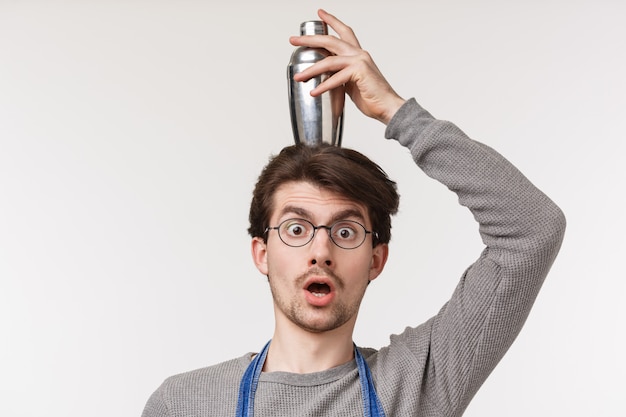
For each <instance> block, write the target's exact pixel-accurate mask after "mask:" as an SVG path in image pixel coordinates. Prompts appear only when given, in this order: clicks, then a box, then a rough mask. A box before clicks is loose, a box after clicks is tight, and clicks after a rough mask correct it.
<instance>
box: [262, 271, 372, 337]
mask: <svg viewBox="0 0 626 417" xmlns="http://www.w3.org/2000/svg"><path fill="white" fill-rule="evenodd" d="M316 273H317V272H316ZM323 273H324V275H326V276H328V277H330V278H331V279H332V280H333V284H334V285H335V287H336V288H337V289H343V288H344V287H345V285H344V281H343V280H342V279H341V278H340V277H338V276H337V275H335V274H334V273H332V272H330V271H326V270H324V271H323ZM310 275H312V273H311V272H309V273H306V274H303V275H301V276H299V277H298V278H297V279H296V280H295V288H296V289H300V288H302V286H303V284H304V282H305V281H306V280H307V278H308V277H309V276H310ZM268 281H269V284H270V290H271V292H272V298H273V299H274V304H275V305H276V306H277V307H278V309H279V310H280V311H281V312H282V313H283V314H284V315H285V316H286V317H287V318H288V319H289V320H290V321H291V322H292V323H294V324H295V325H296V326H298V327H300V328H301V329H303V330H306V331H308V332H311V333H323V332H327V331H331V330H335V329H337V328H339V327H341V326H343V325H344V324H346V323H347V322H348V321H349V320H350V319H351V318H352V317H354V316H355V315H356V314H357V313H358V311H359V307H360V305H361V300H362V297H360V298H359V299H358V300H356V301H355V302H352V303H350V302H349V300H344V301H341V300H337V298H335V300H334V301H333V303H332V304H331V305H329V306H325V307H316V306H312V305H309V304H308V303H306V301H305V300H303V299H301V298H299V297H294V298H293V299H291V300H287V299H284V298H283V297H282V296H281V294H279V291H277V290H276V288H275V286H274V284H273V283H272V279H271V277H270V276H269V275H268Z"/></svg>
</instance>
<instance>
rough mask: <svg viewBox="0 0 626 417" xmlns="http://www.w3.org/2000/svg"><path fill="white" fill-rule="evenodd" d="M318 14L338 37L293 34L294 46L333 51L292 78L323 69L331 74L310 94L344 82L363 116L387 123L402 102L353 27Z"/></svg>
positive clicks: (299, 78)
mask: <svg viewBox="0 0 626 417" xmlns="http://www.w3.org/2000/svg"><path fill="white" fill-rule="evenodd" d="M318 15H319V17H320V18H321V19H322V20H323V21H324V22H326V23H327V24H328V26H330V27H331V28H332V29H333V30H334V31H335V32H336V33H337V34H338V35H339V37H336V36H332V35H313V36H292V37H291V38H289V42H291V44H292V45H294V46H308V47H312V48H324V49H326V50H328V51H330V52H332V53H333V54H334V56H329V57H327V58H325V59H323V60H321V61H319V62H317V63H315V64H314V65H312V66H310V67H309V68H307V69H305V70H303V71H302V72H299V73H297V74H295V75H294V77H293V78H294V80H295V81H307V80H309V79H311V78H313V77H316V76H318V75H321V74H323V73H325V72H330V73H333V75H332V76H331V77H329V78H328V79H326V81H324V82H323V83H321V84H320V85H318V86H317V87H316V88H315V89H314V90H312V91H311V95H312V96H319V95H320V94H322V93H324V92H326V91H329V90H332V89H333V88H335V87H338V86H341V85H345V88H346V92H347V93H348V95H349V96H350V98H351V99H352V101H353V102H354V104H355V105H356V106H357V107H358V109H359V110H360V111H361V112H362V113H363V114H365V115H366V116H369V117H372V118H374V119H377V120H380V121H381V122H383V123H384V124H387V123H389V121H390V120H391V118H392V117H393V115H394V114H395V113H396V111H397V110H398V109H399V108H400V106H402V104H403V103H404V99H402V98H401V97H400V96H399V95H398V94H396V92H395V91H394V90H393V88H391V85H389V83H388V82H387V80H386V79H385V77H383V75H382V74H381V72H380V70H379V69H378V67H377V66H376V64H375V63H374V60H373V59H372V57H371V56H370V54H369V53H367V52H366V51H364V50H363V49H362V48H361V45H360V44H359V41H358V40H357V38H356V36H355V35H354V32H353V31H352V29H351V28H350V27H349V26H347V25H345V24H344V23H343V22H341V21H340V20H339V19H337V18H336V17H335V16H333V15H331V14H329V13H326V12H325V11H324V10H321V9H320V10H319V11H318Z"/></svg>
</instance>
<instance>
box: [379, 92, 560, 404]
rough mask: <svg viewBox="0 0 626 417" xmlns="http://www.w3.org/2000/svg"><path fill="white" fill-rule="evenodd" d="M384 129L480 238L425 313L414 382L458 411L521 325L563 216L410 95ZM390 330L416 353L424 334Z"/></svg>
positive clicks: (492, 154)
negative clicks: (450, 286)
mask: <svg viewBox="0 0 626 417" xmlns="http://www.w3.org/2000/svg"><path fill="white" fill-rule="evenodd" d="M385 137H386V138H388V139H396V140H398V142H399V143H400V144H402V145H403V146H405V147H407V148H408V149H409V151H410V152H411V155H412V157H413V160H414V161H415V163H416V164H417V165H418V166H419V167H420V168H421V169H422V170H423V171H424V172H425V173H426V174H427V175H428V176H430V177H432V178H434V179H435V180H437V181H439V182H441V183H442V184H444V185H445V186H446V187H448V188H449V189H450V190H451V191H453V192H455V193H456V194H457V196H458V199H459V203H460V204H461V205H463V206H465V207H467V208H469V210H470V211H471V212H472V214H473V216H474V218H475V219H476V221H477V222H478V223H479V232H480V235H481V238H482V242H483V243H484V245H485V248H484V250H483V251H482V253H481V254H480V256H479V258H478V259H477V260H476V262H475V263H473V264H472V265H471V266H469V268H468V269H467V270H466V271H465V273H464V274H463V276H462V277H461V280H460V282H459V283H458V285H457V287H456V289H455V291H454V293H453V295H452V297H451V299H450V300H449V301H448V302H447V303H446V304H445V305H444V307H443V308H442V309H441V311H440V312H439V313H438V314H437V315H436V316H435V317H434V318H433V319H432V320H431V321H430V323H429V325H430V342H429V344H428V348H427V352H428V353H427V354H425V356H427V357H426V358H425V360H424V361H423V363H425V365H424V369H423V372H424V375H423V380H422V381H421V386H420V387H419V390H420V391H421V394H422V395H425V396H426V397H428V401H429V402H430V403H431V405H434V406H435V407H437V408H438V409H439V410H440V411H441V415H446V416H454V415H460V414H462V412H463V410H465V408H466V407H467V405H468V403H469V401H470V400H471V399H472V397H473V396H474V394H475V393H476V392H477V391H478V389H479V388H480V386H481V385H482V383H483V382H484V380H485V379H486V378H487V376H488V375H489V373H490V372H491V371H492V370H493V368H494V367H495V366H496V364H497V363H498V362H499V361H500V359H501V358H502V356H503V355H504V354H505V352H506V351H507V349H508V348H509V347H510V345H511V344H512V343H513V341H514V339H515V338H516V336H517V335H518V333H519V332H520V330H521V328H522V325H523V324H524V322H525V320H526V318H527V316H528V314H529V312H530V309H531V307H532V304H533V302H534V300H535V298H536V296H537V293H538V291H539V289H540V287H541V285H542V283H543V281H544V278H545V277H546V275H547V273H548V271H549V269H550V267H551V265H552V263H553V261H554V259H555V257H556V255H557V253H558V251H559V248H560V246H561V242H562V239H563V235H564V231H565V217H564V215H563V213H562V212H561V210H560V209H559V208H558V207H557V206H556V205H555V204H554V203H553V202H552V201H551V200H550V199H549V198H548V197H546V196H545V195H544V194H543V193H542V192H541V191H540V190H538V189H537V188H536V187H535V186H533V184H531V182H530V181H529V180H528V179H527V178H525V177H524V176H523V175H522V174H521V173H520V172H519V171H518V170H517V169H516V168H515V167H514V166H513V165H512V164H511V163H510V162H508V161H507V160H506V159H505V158H504V157H502V156H501V155H500V154H498V153H497V152H496V151H494V150H493V149H491V148H490V147H488V146H486V145H484V144H481V143H479V142H476V141H474V140H471V139H469V138H468V137H467V136H466V135H465V134H464V133H463V132H462V131H460V130H459V129H458V128H457V127H456V126H455V125H453V124H452V123H450V122H447V121H442V120H437V119H435V118H433V116H431V115H430V114H429V113H428V112H427V111H426V110H424V109H423V108H422V107H420V106H419V104H417V102H416V101H415V100H414V99H411V100H409V101H408V102H407V103H405V104H404V106H403V107H402V108H400V110H399V111H398V112H397V113H396V115H395V116H394V117H393V119H392V120H391V122H390V124H389V125H388V127H387V130H386V132H385ZM405 333H406V332H405ZM408 334H410V332H408ZM414 334H415V333H414ZM399 337H400V338H402V337H404V338H405V340H403V343H406V345H407V346H409V349H408V350H409V351H410V352H413V353H414V354H416V355H417V354H418V351H420V350H421V352H419V353H422V354H423V351H424V349H423V341H422V342H419V343H418V341H417V340H411V339H410V336H408V335H404V336H403V335H401V336H399Z"/></svg>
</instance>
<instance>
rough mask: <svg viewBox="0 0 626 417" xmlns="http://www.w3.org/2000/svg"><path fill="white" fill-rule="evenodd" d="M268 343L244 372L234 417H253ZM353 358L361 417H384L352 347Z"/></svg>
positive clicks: (366, 369)
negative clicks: (358, 388)
mask: <svg viewBox="0 0 626 417" xmlns="http://www.w3.org/2000/svg"><path fill="white" fill-rule="evenodd" d="M270 342H271V340H270V341H269V342H267V344H266V345H265V346H264V347H263V350H261V352H259V354H258V355H256V356H255V357H254V359H253V360H252V362H250V365H248V368H247V369H246V372H244V374H243V377H242V378H241V383H240V384H239V398H238V400H237V414H236V417H253V416H254V394H255V393H256V389H257V386H258V384H259V378H260V376H261V370H262V369H263V364H264V363H265V358H266V357H267V351H268V348H269V346H270ZM354 357H355V359H356V364H357V367H358V369H359V381H360V382H361V394H362V396H363V415H364V416H365V417H385V412H384V411H383V407H382V404H381V403H380V400H379V399H378V395H376V389H375V388H374V382H373V380H372V375H371V373H370V368H369V367H368V366H367V363H366V362H365V359H363V356H362V355H361V352H359V349H357V347H356V345H354Z"/></svg>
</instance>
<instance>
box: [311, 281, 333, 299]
mask: <svg viewBox="0 0 626 417" xmlns="http://www.w3.org/2000/svg"><path fill="white" fill-rule="evenodd" d="M307 291H308V292H310V293H311V294H313V295H314V296H316V297H323V296H325V295H328V294H330V287H329V286H328V284H324V283H323V282H314V283H312V284H311V285H309V286H308V287H307Z"/></svg>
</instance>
